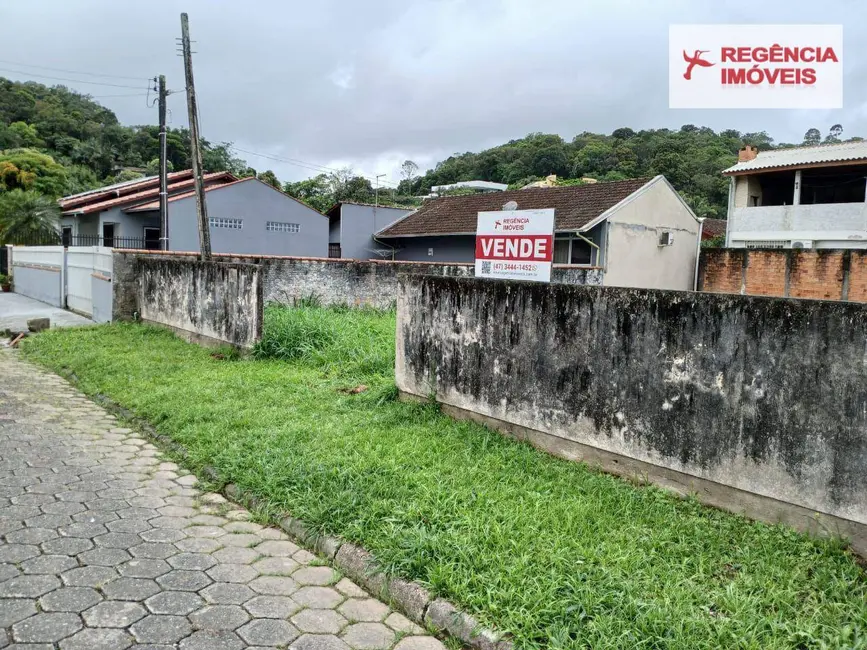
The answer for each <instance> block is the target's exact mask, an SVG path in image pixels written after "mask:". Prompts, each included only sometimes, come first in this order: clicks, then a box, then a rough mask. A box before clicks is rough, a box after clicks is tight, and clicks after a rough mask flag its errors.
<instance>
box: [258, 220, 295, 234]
mask: <svg viewBox="0 0 867 650" xmlns="http://www.w3.org/2000/svg"><path fill="white" fill-rule="evenodd" d="M265 230H267V231H268V232H301V224H300V223H289V222H288V221H266V222H265Z"/></svg>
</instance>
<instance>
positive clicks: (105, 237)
mask: <svg viewBox="0 0 867 650" xmlns="http://www.w3.org/2000/svg"><path fill="white" fill-rule="evenodd" d="M102 245H103V246H105V247H107V248H114V224H113V223H104V224H102Z"/></svg>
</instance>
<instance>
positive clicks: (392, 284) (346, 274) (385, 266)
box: [262, 259, 602, 308]
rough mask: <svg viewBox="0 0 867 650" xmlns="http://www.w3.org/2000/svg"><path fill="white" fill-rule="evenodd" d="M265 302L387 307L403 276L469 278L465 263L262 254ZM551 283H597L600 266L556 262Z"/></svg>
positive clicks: (600, 273)
mask: <svg viewBox="0 0 867 650" xmlns="http://www.w3.org/2000/svg"><path fill="white" fill-rule="evenodd" d="M262 263H263V273H264V279H263V284H264V299H265V302H266V303H268V302H282V303H287V304H292V303H293V302H296V301H298V300H301V299H302V298H309V297H312V296H315V297H316V298H318V299H319V300H320V301H321V302H322V304H326V305H332V304H338V305H341V304H347V305H353V306H361V305H366V306H372V307H378V308H389V307H391V306H393V305H394V303H395V301H396V296H397V292H398V280H399V278H401V277H404V276H407V275H412V274H416V275H442V276H448V277H472V276H473V274H474V272H475V271H474V268H473V265H471V264H436V263H434V264H424V263H410V262H391V261H388V262H383V261H374V260H359V261H346V260H303V259H265V260H263V261H262ZM551 281H552V282H557V283H564V284H593V285H600V284H602V272H601V270H600V269H587V268H582V267H576V266H558V267H555V268H554V270H553V273H552V278H551Z"/></svg>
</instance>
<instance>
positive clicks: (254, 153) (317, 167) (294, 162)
mask: <svg viewBox="0 0 867 650" xmlns="http://www.w3.org/2000/svg"><path fill="white" fill-rule="evenodd" d="M232 149H234V150H235V151H239V152H241V153H246V154H250V155H251V156H259V157H261V158H268V159H269V160H274V161H277V162H283V163H288V164H290V165H295V166H297V167H303V168H305V169H310V170H313V171H317V172H341V171H343V170H341V169H335V168H334V167H325V166H324V165H319V164H317V163H312V162H307V161H305V160H297V159H295V158H281V157H280V156H272V155H270V154H265V153H259V152H257V151H247V150H246V149H241V148H240V147H236V146H235V145H232ZM358 175H359V176H361V177H362V178H366V179H367V180H369V181H375V180H376V177H374V176H365V175H364V174H358ZM382 182H383V183H387V184H389V185H394V186H397V185H398V183H395V182H394V181H382Z"/></svg>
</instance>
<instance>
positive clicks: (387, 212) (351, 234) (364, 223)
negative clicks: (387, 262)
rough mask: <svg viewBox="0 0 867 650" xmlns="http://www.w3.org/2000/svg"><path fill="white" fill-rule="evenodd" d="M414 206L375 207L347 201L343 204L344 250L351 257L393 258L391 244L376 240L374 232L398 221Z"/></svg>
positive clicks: (348, 257)
mask: <svg viewBox="0 0 867 650" xmlns="http://www.w3.org/2000/svg"><path fill="white" fill-rule="evenodd" d="M410 212H412V210H405V209H402V208H384V207H373V206H369V205H353V204H351V203H344V204H343V205H341V206H340V254H341V257H344V258H347V259H358V260H370V259H373V260H375V259H390V258H391V255H390V254H389V253H386V254H385V255H380V254H378V253H377V252H376V251H380V250H384V251H387V250H388V246H384V245H383V244H380V243H377V242H375V241H374V240H373V235H374V233H377V232H379V231H380V230H382V229H383V228H385V227H386V226H388V225H390V224H392V223H394V222H395V221H397V220H398V219H400V218H401V217H403V216H405V215H407V214H409V213H410Z"/></svg>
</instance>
